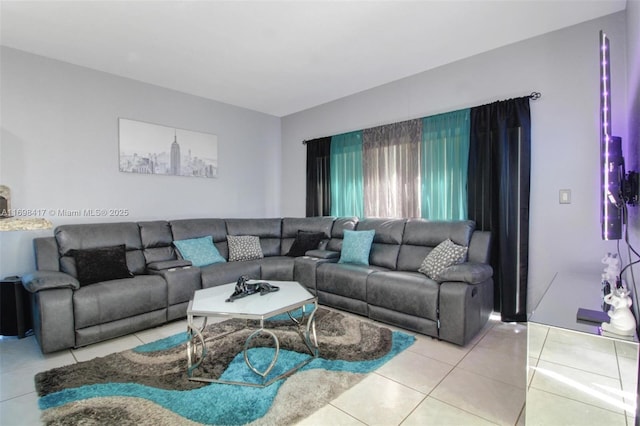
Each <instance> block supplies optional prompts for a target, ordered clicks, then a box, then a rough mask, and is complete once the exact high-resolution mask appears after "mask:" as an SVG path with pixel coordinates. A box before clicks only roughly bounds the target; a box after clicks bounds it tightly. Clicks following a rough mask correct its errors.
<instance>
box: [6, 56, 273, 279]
mask: <svg viewBox="0 0 640 426" xmlns="http://www.w3.org/2000/svg"><path fill="white" fill-rule="evenodd" d="M0 54H1V80H0V83H1V89H2V98H1V119H2V134H1V139H0V183H1V184H4V185H7V186H9V187H10V188H11V191H12V207H13V208H22V209H46V210H49V209H54V210H57V209H70V210H75V209H80V210H82V209H90V208H123V209H128V210H129V212H130V214H129V216H128V217H126V218H124V219H125V220H132V221H135V220H147V219H173V218H185V217H251V216H255V217H274V216H275V217H277V216H279V215H280V179H281V176H280V160H281V154H280V146H281V145H280V143H281V134H280V119H279V118H278V117H274V116H270V115H266V114H262V113H258V112H255V111H250V110H247V109H243V108H238V107H234V106H230V105H227V104H222V103H220V102H215V101H211V100H207V99H203V98H198V97H195V96H191V95H186V94H183V93H179V92H175V91H171V90H167V89H163V88H159V87H156V86H152V85H148V84H144V83H140V82H137V81H134V80H129V79H125V78H121V77H117V76H114V75H110V74H106V73H102V72H97V71H94V70H90V69H87V68H82V67H78V66H74V65H70V64H67V63H63V62H59V61H55V60H51V59H47V58H43V57H40V56H35V55H31V54H28V53H25V52H22V51H18V50H14V49H9V48H4V47H3V48H2V50H1V51H0ZM176 78H179V76H176ZM119 117H123V118H130V119H134V120H140V121H146V122H150V123H158V124H162V125H166V126H170V127H177V128H182V129H188V130H194V131H199V132H205V133H212V134H215V135H217V136H218V157H219V178H217V179H205V178H188V177H176V176H150V175H140V174H130V173H121V172H119V170H118V118H119ZM45 217H47V218H48V219H50V220H52V222H53V224H54V226H56V225H60V224H64V223H81V222H99V221H100V222H102V221H121V220H123V218H120V217H107V218H92V217H59V216H57V217H54V216H51V215H47V216H45ZM41 235H52V231H37V232H2V233H0V277H4V276H7V275H12V274H18V275H21V274H23V273H25V272H28V271H29V270H32V269H33V268H34V261H33V254H32V252H33V249H32V245H31V242H32V239H33V237H34V236H41Z"/></svg>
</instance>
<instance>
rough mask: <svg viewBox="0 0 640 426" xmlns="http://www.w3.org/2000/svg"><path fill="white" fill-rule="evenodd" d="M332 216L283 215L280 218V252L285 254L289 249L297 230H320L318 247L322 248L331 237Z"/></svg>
mask: <svg viewBox="0 0 640 426" xmlns="http://www.w3.org/2000/svg"><path fill="white" fill-rule="evenodd" d="M333 221H334V218H333V217H331V216H322V217H321V216H317V217H302V218H297V217H285V218H284V219H282V244H281V247H280V254H281V255H283V256H284V255H286V254H287V253H288V252H289V250H290V249H291V245H292V244H293V242H294V241H295V239H296V236H297V235H298V231H307V232H320V233H322V234H324V236H323V238H322V239H323V241H322V242H321V243H320V244H321V246H320V247H316V248H324V246H323V245H326V243H327V241H328V240H329V238H331V228H332V227H333Z"/></svg>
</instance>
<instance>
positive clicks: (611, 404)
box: [526, 323, 638, 426]
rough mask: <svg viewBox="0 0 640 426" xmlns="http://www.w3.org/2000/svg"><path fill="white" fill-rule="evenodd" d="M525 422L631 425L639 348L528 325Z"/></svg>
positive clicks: (629, 344) (531, 324) (532, 423)
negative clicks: (527, 379)
mask: <svg viewBox="0 0 640 426" xmlns="http://www.w3.org/2000/svg"><path fill="white" fill-rule="evenodd" d="M528 333H529V339H530V340H529V350H528V360H529V365H528V378H529V381H528V390H527V414H526V423H527V426H530V425H549V424H562V425H585V424H606V425H620V426H626V425H633V424H634V413H635V397H636V381H637V374H636V371H637V365H638V345H637V344H634V343H630V342H622V341H616V340H614V339H609V338H604V337H600V336H591V335H587V334H584V333H578V332H573V331H567V330H561V329H558V328H554V327H547V326H542V325H539V324H533V323H529V330H528Z"/></svg>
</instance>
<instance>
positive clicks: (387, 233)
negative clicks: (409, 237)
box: [356, 218, 406, 269]
mask: <svg viewBox="0 0 640 426" xmlns="http://www.w3.org/2000/svg"><path fill="white" fill-rule="evenodd" d="M405 222H406V220H405V219H377V218H375V219H374V218H371V219H362V220H360V221H359V222H358V225H357V226H356V229H357V230H358V231H368V230H374V231H375V235H374V237H373V245H372V246H371V253H370V254H369V264H370V265H375V266H382V267H384V268H387V269H396V264H397V261H398V253H399V252H400V244H401V243H402V234H403V232H404V226H405Z"/></svg>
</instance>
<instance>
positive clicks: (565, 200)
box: [560, 189, 571, 204]
mask: <svg viewBox="0 0 640 426" xmlns="http://www.w3.org/2000/svg"><path fill="white" fill-rule="evenodd" d="M560 204H571V190H570V189H561V190H560Z"/></svg>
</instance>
